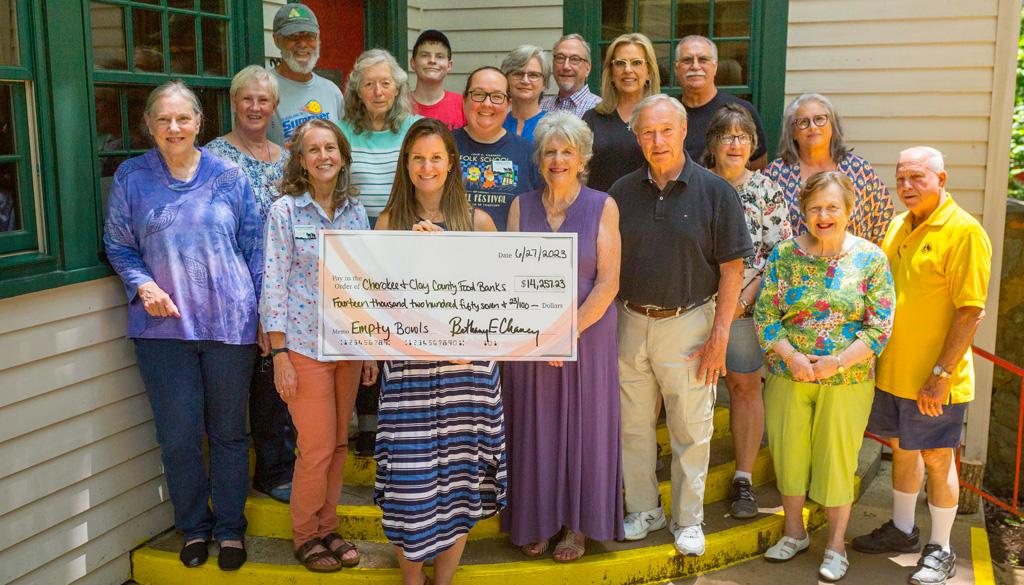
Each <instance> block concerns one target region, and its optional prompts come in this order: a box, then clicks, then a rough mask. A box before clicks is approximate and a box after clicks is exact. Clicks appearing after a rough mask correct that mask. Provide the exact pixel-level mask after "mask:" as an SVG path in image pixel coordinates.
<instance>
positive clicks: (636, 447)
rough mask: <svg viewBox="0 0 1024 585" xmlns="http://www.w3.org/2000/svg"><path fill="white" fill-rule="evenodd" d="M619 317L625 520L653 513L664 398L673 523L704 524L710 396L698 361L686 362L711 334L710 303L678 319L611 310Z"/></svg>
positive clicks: (711, 411)
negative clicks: (659, 421)
mask: <svg viewBox="0 0 1024 585" xmlns="http://www.w3.org/2000/svg"><path fill="white" fill-rule="evenodd" d="M615 305H616V307H617V308H618V311H619V315H618V317H619V329H618V340H619V389H620V396H621V398H622V470H623V479H624V487H625V491H626V502H625V503H626V513H627V514H628V513H633V512H645V511H648V510H653V509H654V508H657V507H658V479H657V477H656V476H655V469H654V467H655V458H656V456H657V449H658V447H657V438H656V436H655V425H656V424H657V413H656V412H655V411H654V405H655V404H656V401H657V397H658V393H659V392H660V393H661V395H662V396H663V397H664V403H665V411H666V412H667V414H668V431H669V439H670V441H671V444H672V517H673V519H675V521H676V523H677V524H679V525H680V526H692V525H694V524H700V523H701V521H702V520H703V518H704V481H705V479H706V478H707V473H708V460H709V458H710V456H711V431H712V418H713V415H714V408H715V389H714V388H708V387H707V386H705V385H704V384H703V382H702V381H700V380H698V379H697V370H698V368H699V367H700V360H699V359H697V360H694V361H692V362H688V361H686V356H688V355H689V354H690V353H692V352H693V351H694V350H696V349H697V348H698V347H700V346H701V345H702V344H703V343H704V342H706V341H707V340H708V337H710V335H711V325H712V322H713V321H714V317H715V304H714V302H713V301H709V302H707V303H705V304H704V305H702V306H700V307H697V308H694V309H691V310H689V311H687V312H685V313H683V314H681V315H677V316H675V317H667V318H664V319H651V318H648V317H645V316H643V315H641V314H639V313H636V312H634V311H631V310H629V309H627V308H625V307H624V306H623V305H622V302H621V301H617V302H616V303H615Z"/></svg>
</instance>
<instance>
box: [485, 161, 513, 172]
mask: <svg viewBox="0 0 1024 585" xmlns="http://www.w3.org/2000/svg"><path fill="white" fill-rule="evenodd" d="M491 168H492V169H494V172H496V173H511V172H512V171H513V170H514V169H513V167H512V161H510V160H507V159H497V160H494V161H492V162H491Z"/></svg>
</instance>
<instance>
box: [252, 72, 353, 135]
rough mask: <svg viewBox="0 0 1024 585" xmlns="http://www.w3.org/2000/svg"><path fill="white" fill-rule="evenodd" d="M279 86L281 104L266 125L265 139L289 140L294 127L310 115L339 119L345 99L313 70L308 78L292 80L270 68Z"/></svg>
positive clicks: (343, 109)
mask: <svg viewBox="0 0 1024 585" xmlns="http://www.w3.org/2000/svg"><path fill="white" fill-rule="evenodd" d="M273 73H274V75H276V76H277V82H278V84H279V85H280V87H281V103H280V104H278V106H277V113H275V114H274V117H273V118H271V120H270V125H269V126H268V127H267V138H268V139H270V141H271V142H273V143H274V144H277V145H278V146H281V147H284V145H285V144H286V143H287V142H288V141H289V140H291V137H292V134H294V133H295V129H296V128H298V127H299V126H301V125H302V123H303V122H305V121H306V120H309V119H311V118H320V119H323V120H330V121H331V122H334V123H335V124H338V123H340V122H341V119H342V117H344V115H345V102H344V100H343V98H342V95H341V90H340V89H338V86H337V85H334V82H333V81H331V80H329V79H324V78H323V77H320V76H319V75H317V74H316V73H314V74H313V79H310V80H309V81H292V80H290V79H285V78H284V77H281V75H280V74H278V72H277V71H273Z"/></svg>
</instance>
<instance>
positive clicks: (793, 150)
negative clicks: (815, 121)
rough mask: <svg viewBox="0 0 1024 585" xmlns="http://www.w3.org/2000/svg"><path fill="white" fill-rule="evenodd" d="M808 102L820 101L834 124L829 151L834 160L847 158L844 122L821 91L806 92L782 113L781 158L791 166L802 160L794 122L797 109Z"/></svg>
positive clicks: (779, 152)
mask: <svg viewBox="0 0 1024 585" xmlns="http://www.w3.org/2000/svg"><path fill="white" fill-rule="evenodd" d="M807 102H818V103H819V104H821V107H823V108H825V113H826V114H828V119H829V122H831V124H832V142H831V143H830V144H829V151H830V152H831V154H832V162H836V163H838V162H839V161H840V160H842V159H844V158H846V155H847V154H848V153H849V152H850V149H849V148H847V146H846V140H845V139H844V138H843V124H842V122H840V121H839V115H838V114H837V113H836V107H835V106H833V105H832V100H830V99H828V98H827V97H825V96H823V95H821V94H820V93H805V94H803V95H801V96H800V97H798V98H796V99H795V100H793V101H791V102H789V105H788V106H786V111H785V112H784V113H783V114H782V133H781V134H780V136H779V151H778V153H777V154H778V156H779V158H781V159H782V162H784V163H786V164H787V165H789V166H793V165H795V164H796V163H797V162H798V161H799V160H800V151H799V147H798V145H797V142H796V131H795V130H794V129H793V123H794V122H795V121H796V111H797V110H799V109H800V106H802V105H804V104H806V103H807Z"/></svg>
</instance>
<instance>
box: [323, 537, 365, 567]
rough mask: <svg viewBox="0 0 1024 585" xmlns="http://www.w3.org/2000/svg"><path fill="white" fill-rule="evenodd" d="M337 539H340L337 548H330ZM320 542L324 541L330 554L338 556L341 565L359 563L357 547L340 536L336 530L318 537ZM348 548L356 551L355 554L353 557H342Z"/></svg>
mask: <svg viewBox="0 0 1024 585" xmlns="http://www.w3.org/2000/svg"><path fill="white" fill-rule="evenodd" d="M339 540H340V541H341V545H340V546H339V547H338V548H332V547H331V545H332V544H334V543H335V542H337V541H339ZM320 542H322V543H324V546H325V547H327V550H329V551H331V554H333V555H334V556H335V557H337V558H338V562H339V563H341V566H342V567H354V566H356V565H358V564H359V559H360V555H359V549H357V548H356V545H354V544H352V543H351V542H349V541H347V540H345V539H344V538H342V537H341V535H340V534H338V533H337V532H331V533H330V534H328V535H327V536H324V537H323V538H321V539H320ZM350 550H354V551H356V556H355V558H352V559H347V560H346V559H345V558H343V557H344V556H345V553H347V552H348V551H350Z"/></svg>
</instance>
